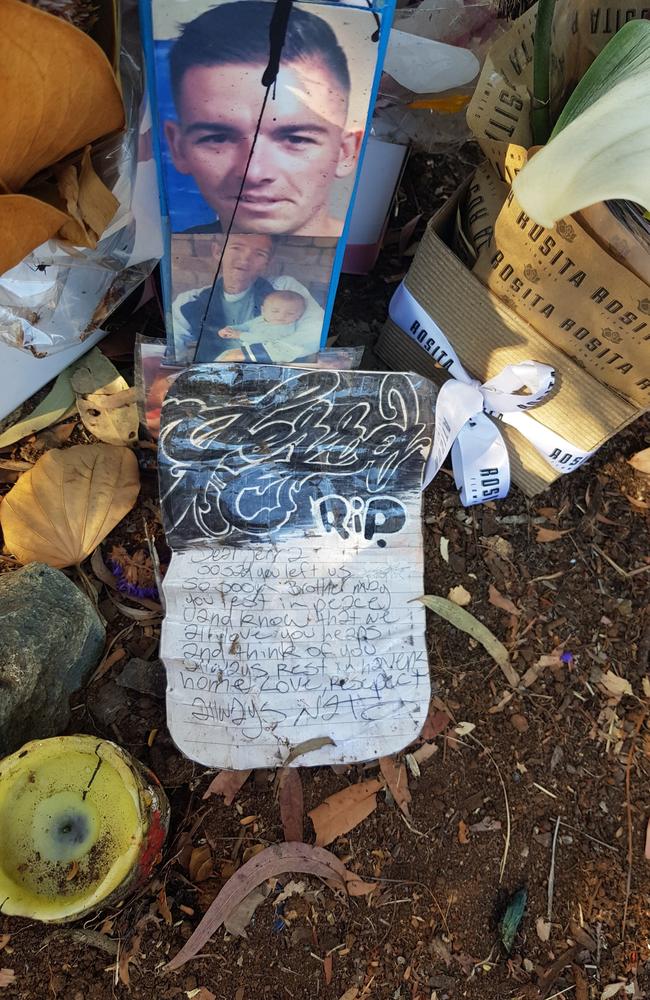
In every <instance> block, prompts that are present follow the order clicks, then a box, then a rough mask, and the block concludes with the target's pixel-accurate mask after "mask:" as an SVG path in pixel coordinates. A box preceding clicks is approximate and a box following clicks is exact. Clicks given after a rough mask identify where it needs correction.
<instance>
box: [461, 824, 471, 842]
mask: <svg viewBox="0 0 650 1000" xmlns="http://www.w3.org/2000/svg"><path fill="white" fill-rule="evenodd" d="M469 842H470V835H469V827H468V826H467V823H466V822H465V820H463V819H461V820H460V821H459V823H458V843H459V844H469Z"/></svg>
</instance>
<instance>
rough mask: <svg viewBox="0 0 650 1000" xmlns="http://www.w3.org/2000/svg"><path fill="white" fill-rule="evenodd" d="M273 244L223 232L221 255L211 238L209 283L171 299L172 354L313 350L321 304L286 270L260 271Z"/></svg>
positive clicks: (223, 356)
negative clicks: (213, 274)
mask: <svg viewBox="0 0 650 1000" xmlns="http://www.w3.org/2000/svg"><path fill="white" fill-rule="evenodd" d="M197 238H198V239H207V237H197ZM275 243H276V241H275V239H274V238H273V237H272V236H264V235H261V234H259V235H243V234H236V235H232V234H231V236H230V237H229V238H228V240H227V242H226V246H225V249H224V251H223V255H222V254H221V247H222V245H223V238H220V237H218V236H217V237H215V238H214V240H213V242H212V257H213V259H214V260H215V263H216V261H218V259H219V258H220V257H221V268H220V271H219V275H218V277H217V280H216V281H215V282H214V287H213V286H212V285H208V286H206V287H204V288H198V289H192V290H190V291H187V292H182V293H181V294H180V295H177V297H176V299H175V300H174V303H173V306H172V321H173V328H174V342H175V347H176V360H177V361H179V362H183V363H185V362H190V361H192V360H194V361H195V362H211V361H217V360H218V361H267V362H269V361H282V362H289V361H294V360H296V359H297V358H300V357H305V356H307V355H309V354H313V353H314V352H316V351H318V348H319V345H320V337H321V330H322V326H323V318H324V311H323V309H322V308H321V306H319V304H318V303H317V302H316V300H315V299H314V298H313V296H312V295H311V294H310V292H309V291H308V289H307V288H306V287H305V286H304V285H303V284H301V283H300V282H299V281H297V280H296V279H295V278H293V277H292V276H291V275H286V274H282V275H278V276H276V277H273V278H267V277H266V273H267V271H268V269H269V267H270V264H271V261H272V259H273V253H274V249H275ZM277 293H291V294H284V295H278V294H277Z"/></svg>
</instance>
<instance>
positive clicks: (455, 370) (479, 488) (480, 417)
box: [388, 282, 593, 507]
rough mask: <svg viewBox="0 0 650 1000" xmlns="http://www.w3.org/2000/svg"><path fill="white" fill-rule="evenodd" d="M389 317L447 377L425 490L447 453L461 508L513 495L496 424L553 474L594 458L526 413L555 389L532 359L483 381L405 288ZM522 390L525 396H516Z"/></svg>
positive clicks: (547, 370)
mask: <svg viewBox="0 0 650 1000" xmlns="http://www.w3.org/2000/svg"><path fill="white" fill-rule="evenodd" d="M388 312H389V315H390V318H391V319H392V320H393V322H394V323H396V324H397V325H398V326H399V327H401V329H402V330H403V331H404V332H405V333H406V334H408V335H409V336H410V337H411V338H412V339H413V340H415V341H416V343H418V344H420V346H421V347H422V348H424V350H425V351H427V353H428V354H430V355H431V357H433V358H434V360H435V361H437V362H438V363H439V364H440V365H441V366H442V367H443V368H445V369H446V370H447V371H448V372H449V374H450V375H451V376H453V377H452V378H451V379H449V381H447V382H445V383H444V385H443V386H442V388H441V389H440V391H439V393H438V398H437V400H436V423H435V431H434V436H433V446H432V448H431V454H430V455H429V459H428V461H427V464H426V468H425V471H424V483H423V487H425V486H428V485H429V483H430V482H431V480H432V479H434V477H435V476H436V475H437V474H438V472H439V470H440V467H441V465H442V463H443V462H444V460H445V458H446V457H447V455H448V454H449V451H450V450H451V462H452V468H453V471H454V479H455V481H456V486H457V488H458V489H459V490H460V499H461V503H463V505H464V506H466V507H469V506H471V505H473V504H477V503H483V502H484V501H486V500H500V499H502V498H503V497H505V496H507V494H508V491H509V489H510V459H509V458H508V449H507V447H506V443H505V441H504V440H503V436H502V434H501V431H500V430H499V428H498V426H497V424H496V423H495V422H494V419H490V417H492V418H495V419H496V420H497V421H501V422H502V423H504V424H509V425H510V426H511V427H515V428H516V429H517V430H518V431H519V432H520V433H521V434H523V435H524V437H526V438H527V440H528V441H529V442H530V443H531V444H532V445H533V447H534V448H535V449H536V451H538V452H539V454H540V455H541V456H542V458H544V459H545V460H546V461H547V462H548V463H549V465H552V466H553V468H554V469H555V470H556V471H557V472H561V473H564V472H573V470H574V469H577V468H578V466H579V465H582V463H583V462H585V461H586V460H587V459H588V458H589V457H590V456H591V455H592V454H593V453H592V452H589V451H583V450H582V449H581V448H578V447H577V446H576V445H574V444H572V443H571V442H570V441H567V440H566V439H565V438H563V437H561V435H559V434H556V433H555V431H552V430H550V429H549V428H548V427H544V426H543V424H540V423H539V422H538V421H537V420H534V419H533V418H532V417H531V416H529V415H528V414H527V413H525V412H524V411H525V410H528V409H530V407H532V406H536V405H537V404H538V403H540V402H541V401H542V400H543V399H544V398H545V396H547V395H548V394H549V393H550V392H551V390H552V389H553V386H554V385H555V372H554V371H553V369H552V368H551V367H550V366H549V365H543V364H540V363H539V362H537V361H522V362H520V363H519V364H516V365H506V367H505V368H504V369H503V371H501V372H500V373H499V374H498V375H497V376H495V378H492V379H489V380H488V381H487V382H484V383H482V384H481V383H480V382H479V381H478V380H477V379H473V378H472V377H471V376H470V375H469V374H468V373H467V372H466V371H465V369H464V368H463V366H462V364H461V362H460V359H459V358H458V355H457V354H456V352H455V351H454V349H453V347H452V345H451V344H450V343H449V341H448V339H447V338H446V337H445V335H444V333H443V332H442V330H441V329H440V327H439V326H438V325H437V323H435V322H434V320H433V319H432V318H431V316H429V314H428V313H427V312H425V310H424V309H423V308H422V306H421V305H420V304H419V302H418V301H417V299H415V298H414V296H413V295H411V293H410V292H409V290H408V288H407V287H406V286H405V285H404V283H403V282H402V284H401V285H400V286H399V288H398V289H397V291H396V292H395V294H394V295H393V297H392V299H391V302H390V306H389V308H388ZM524 390H527V394H526V395H521V393H522V392H523V391H524Z"/></svg>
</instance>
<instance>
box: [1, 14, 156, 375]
mask: <svg viewBox="0 0 650 1000" xmlns="http://www.w3.org/2000/svg"><path fill="white" fill-rule="evenodd" d="M121 22H122V30H121V39H120V55H119V76H120V84H121V88H122V95H123V99H124V110H125V129H124V131H123V132H121V133H119V134H118V135H114V136H109V137H107V138H106V139H104V140H100V141H99V142H97V143H95V144H94V145H93V151H92V161H93V166H94V168H95V171H96V172H97V174H98V175H99V177H100V178H101V179H102V181H103V182H104V183H105V184H106V186H107V187H108V188H109V189H110V190H112V192H113V194H114V195H115V197H116V198H117V199H118V201H119V208H118V210H117V213H116V214H115V216H114V218H113V219H112V221H111V223H110V224H109V227H108V229H107V230H106V232H105V233H104V235H103V237H102V239H101V240H100V241H99V243H98V244H97V247H96V248H95V249H94V250H91V249H87V248H78V247H73V246H71V245H70V244H65V243H62V242H59V241H57V240H49V241H48V242H46V243H43V244H42V245H41V246H40V247H37V248H36V250H34V251H33V252H32V253H31V254H29V256H27V257H26V258H25V259H24V260H23V261H21V263H20V264H18V265H17V266H16V267H13V268H11V269H10V270H9V271H6V272H5V273H4V274H2V275H0V340H2V341H4V342H5V343H7V344H10V345H11V346H13V347H17V348H20V349H22V350H28V351H30V352H31V353H32V354H35V355H36V356H37V357H44V356H46V355H49V354H53V353H55V352H57V351H61V350H65V349H66V348H69V347H71V346H72V345H74V344H75V343H79V342H80V341H83V340H85V339H86V338H87V337H89V336H90V334H92V333H93V332H94V331H95V330H97V328H98V327H99V326H100V325H101V324H102V323H103V321H104V320H105V319H106V317H107V316H108V315H109V314H110V313H111V312H112V311H113V310H114V309H115V308H116V307H117V306H118V305H119V304H120V302H122V301H123V299H124V298H125V297H126V296H127V295H128V294H129V293H130V292H132V291H133V290H134V289H135V288H136V287H137V285H138V284H139V283H140V282H142V281H143V280H144V279H145V278H146V277H147V276H148V275H149V274H150V273H151V272H152V270H153V268H154V267H155V266H156V263H157V262H158V260H159V259H160V257H161V255H162V235H161V227H160V210H159V201H158V184H157V178H156V167H155V161H154V160H153V156H152V152H151V139H150V137H151V115H150V111H149V106H148V101H147V98H146V92H145V86H144V63H143V59H142V54H141V48H140V37H139V29H138V13H137V5H136V3H135V2H131V0H123V3H122V12H121Z"/></svg>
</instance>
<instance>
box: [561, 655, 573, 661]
mask: <svg viewBox="0 0 650 1000" xmlns="http://www.w3.org/2000/svg"><path fill="white" fill-rule="evenodd" d="M560 659H561V660H562V663H573V653H562V656H561V657H560Z"/></svg>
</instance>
